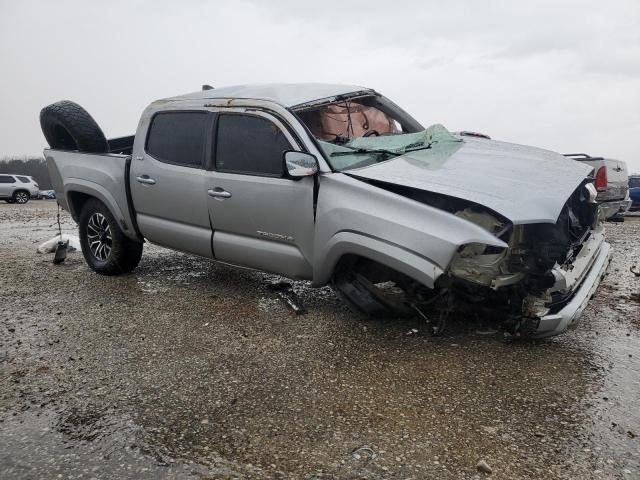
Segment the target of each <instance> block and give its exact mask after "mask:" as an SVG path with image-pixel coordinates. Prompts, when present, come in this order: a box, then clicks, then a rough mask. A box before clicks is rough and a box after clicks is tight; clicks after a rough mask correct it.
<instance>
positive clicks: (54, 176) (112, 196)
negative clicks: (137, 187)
mask: <svg viewBox="0 0 640 480" xmlns="http://www.w3.org/2000/svg"><path fill="white" fill-rule="evenodd" d="M44 156H45V159H46V162H47V168H48V170H49V175H50V177H51V183H52V184H53V188H54V190H55V192H56V198H57V199H58V203H59V204H60V206H62V208H64V209H65V210H67V211H68V212H69V213H71V215H72V216H73V218H74V220H76V221H77V220H78V216H79V214H80V212H79V211H75V207H74V204H73V202H72V201H71V198H72V195H73V194H74V193H81V194H85V195H89V196H91V197H95V198H97V199H98V200H100V201H101V202H102V203H104V204H105V205H106V206H107V207H108V208H109V210H110V211H111V213H112V214H113V216H114V217H115V219H116V221H117V222H118V224H119V225H120V227H121V228H122V230H123V232H124V233H125V235H127V236H128V237H130V238H132V239H136V238H137V236H136V233H135V228H134V226H133V221H132V219H131V215H130V214H129V206H128V203H127V193H126V179H125V177H126V174H125V171H126V163H127V159H128V158H129V157H128V156H127V155H116V154H91V153H78V152H67V151H62V150H53V149H47V150H45V151H44Z"/></svg>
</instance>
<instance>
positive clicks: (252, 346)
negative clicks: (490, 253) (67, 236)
mask: <svg viewBox="0 0 640 480" xmlns="http://www.w3.org/2000/svg"><path fill="white" fill-rule="evenodd" d="M55 213H56V208H55V202H53V201H39V202H36V201H34V202H30V203H29V204H27V205H26V206H18V205H5V204H3V205H0V258H1V259H2V263H1V264H0V265H1V268H0V329H1V331H2V335H0V477H1V478H16V479H20V478H25V479H26V478H105V479H111V478H194V477H195V478H344V479H348V478H354V479H355V478H367V479H378V478H403V479H411V478H414V479H422V478H434V479H475V478H495V479H521V478H522V479H524V478H580V479H591V478H607V479H608V478H623V479H637V478H640V437H638V436H637V435H640V407H639V399H640V347H639V343H638V340H639V337H640V332H639V328H640V315H639V313H640V278H635V277H634V276H633V275H632V274H631V273H630V271H629V268H630V266H631V265H633V264H639V265H640V242H639V241H638V239H639V238H640V221H638V220H640V218H635V219H633V218H632V219H629V220H628V221H627V222H625V223H622V224H608V226H607V235H608V237H609V241H610V242H611V243H612V244H613V246H614V248H615V257H614V260H613V263H612V265H611V267H610V270H609V275H608V276H607V277H606V279H605V281H604V282H603V284H602V285H601V287H600V289H599V290H598V293H597V294H596V296H595V297H594V299H593V300H592V302H591V303H590V305H589V307H588V308H587V310H586V311H585V314H584V316H583V319H582V322H581V323H580V325H579V327H578V328H577V329H576V330H573V331H570V332H568V333H566V334H564V335H562V336H560V337H556V338H552V339H548V340H544V341H539V342H509V341H506V340H505V339H504V338H503V337H501V336H499V335H494V336H481V335H477V334H476V333H475V328H476V326H475V325H470V324H466V323H464V322H453V323H452V324H450V326H449V328H448V330H447V332H446V335H445V336H443V337H437V338H434V337H431V336H429V335H428V334H427V328H426V326H425V325H424V324H423V323H420V322H419V321H417V320H414V321H386V322H371V321H366V322H365V321H362V320H360V319H358V318H356V317H355V316H354V315H353V314H352V313H350V312H349V311H348V310H347V309H346V308H345V307H344V306H343V305H342V304H341V303H340V302H339V301H338V300H337V299H336V297H335V296H334V294H333V293H332V292H331V291H330V290H328V289H321V290H313V289H311V288H310V287H309V286H308V285H307V284H306V283H304V282H299V283H296V284H295V285H294V289H295V290H296V292H297V294H298V295H299V297H300V298H301V299H302V301H303V302H304V304H305V306H306V307H307V309H308V313H307V314H305V315H301V316H296V315H294V314H293V313H292V312H291V311H290V310H289V309H288V308H287V307H286V306H285V305H284V303H283V302H282V301H281V300H280V299H279V298H278V297H277V295H276V293H274V292H273V291H272V290H271V289H269V288H268V285H269V283H270V282H273V281H274V280H276V278H275V277H273V276H270V275H265V274H262V273H258V272H252V271H247V270H241V269H233V268H230V267H227V266H225V265H220V264H215V263H212V262H209V261H207V260H204V259H199V258H195V257H190V256H187V255H183V254H180V253H175V252H171V251H168V250H165V249H162V248H159V247H156V246H153V245H149V244H147V245H145V253H144V256H143V259H142V262H141V263H140V266H139V267H138V268H137V269H136V270H135V271H134V272H133V273H131V274H128V275H124V276H120V277H102V276H99V275H97V274H95V273H93V272H91V271H90V270H89V268H88V267H87V266H86V264H85V263H84V260H83V258H82V254H80V253H72V254H70V255H69V256H68V258H67V260H66V261H65V262H64V263H63V264H62V265H58V266H56V265H53V264H52V262H51V260H52V255H39V254H37V253H36V247H37V245H38V244H39V243H40V242H42V241H44V240H47V239H49V238H51V237H52V236H53V235H54V234H55V230H54V228H53V227H52V226H51V224H52V223H54V221H55ZM62 221H63V229H64V230H65V231H67V232H70V233H73V232H74V231H75V227H74V225H73V223H72V222H71V221H70V219H69V218H68V217H67V216H66V215H63V216H62ZM413 329H415V330H417V332H414V331H413ZM361 447H366V448H361ZM358 449H360V450H358ZM480 459H483V460H484V461H485V462H486V463H487V464H488V465H489V466H490V467H491V469H492V470H493V473H491V474H488V473H482V472H479V471H478V470H477V467H476V465H477V463H478V461H479V460H480Z"/></svg>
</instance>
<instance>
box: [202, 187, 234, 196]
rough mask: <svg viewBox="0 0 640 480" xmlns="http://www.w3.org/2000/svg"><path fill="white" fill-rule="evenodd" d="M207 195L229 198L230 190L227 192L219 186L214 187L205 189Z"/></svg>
mask: <svg viewBox="0 0 640 480" xmlns="http://www.w3.org/2000/svg"><path fill="white" fill-rule="evenodd" d="M207 195H209V196H210V197H216V198H231V192H227V191H226V190H224V189H222V188H220V187H216V188H214V189H213V190H207Z"/></svg>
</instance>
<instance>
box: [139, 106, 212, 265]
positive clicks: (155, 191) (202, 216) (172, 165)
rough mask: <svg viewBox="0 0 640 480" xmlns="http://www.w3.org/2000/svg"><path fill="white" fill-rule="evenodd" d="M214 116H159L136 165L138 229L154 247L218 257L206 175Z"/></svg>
mask: <svg viewBox="0 0 640 480" xmlns="http://www.w3.org/2000/svg"><path fill="white" fill-rule="evenodd" d="M213 117H214V114H212V113H211V112H208V111H205V110H193V111H184V110H179V111H178V110H174V111H164V112H158V113H156V114H155V115H153V117H152V118H151V120H150V125H149V128H148V130H147V138H146V140H145V144H144V148H143V149H140V148H139V147H138V146H136V150H135V153H134V157H133V159H132V161H131V173H130V183H131V195H132V199H133V205H134V208H135V211H136V220H137V223H138V228H139V229H140V232H141V233H142V235H143V236H144V237H145V238H147V239H148V240H149V241H151V242H153V243H157V244H159V245H163V246H166V247H169V248H173V249H177V250H182V251H185V252H189V253H195V254H197V255H201V256H204V257H212V251H211V226H210V224H209V211H208V206H207V198H208V197H207V188H206V183H205V182H206V177H205V171H204V165H205V158H206V157H207V156H208V152H209V150H210V144H211V127H212V120H213Z"/></svg>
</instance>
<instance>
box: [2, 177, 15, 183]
mask: <svg viewBox="0 0 640 480" xmlns="http://www.w3.org/2000/svg"><path fill="white" fill-rule="evenodd" d="M0 183H16V180H15V178H13V177H10V176H9V175H0Z"/></svg>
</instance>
